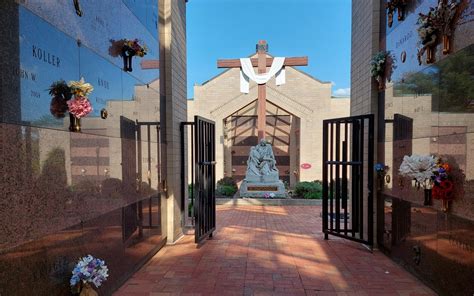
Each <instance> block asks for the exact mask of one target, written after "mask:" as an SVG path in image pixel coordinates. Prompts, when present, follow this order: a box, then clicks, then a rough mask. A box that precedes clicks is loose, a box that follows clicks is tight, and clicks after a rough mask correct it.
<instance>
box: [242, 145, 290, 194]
mask: <svg viewBox="0 0 474 296" xmlns="http://www.w3.org/2000/svg"><path fill="white" fill-rule="evenodd" d="M278 174H279V172H278V169H277V167H276V160H275V155H274V154H273V149H272V145H270V144H269V143H267V142H266V141H265V140H264V139H262V140H261V141H260V143H259V144H258V145H256V146H254V147H252V148H250V153H249V158H248V160H247V172H246V174H245V179H244V181H243V182H242V185H241V187H240V195H241V196H242V197H265V196H273V197H277V198H286V197H287V194H286V191H285V186H284V184H283V182H282V181H281V180H280V179H279V176H278Z"/></svg>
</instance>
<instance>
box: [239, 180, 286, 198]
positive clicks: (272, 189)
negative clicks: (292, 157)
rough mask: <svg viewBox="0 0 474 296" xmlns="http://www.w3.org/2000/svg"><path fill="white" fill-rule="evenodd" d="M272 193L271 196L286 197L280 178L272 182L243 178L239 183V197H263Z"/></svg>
mask: <svg viewBox="0 0 474 296" xmlns="http://www.w3.org/2000/svg"><path fill="white" fill-rule="evenodd" d="M269 194H270V195H273V196H272V197H271V198H288V195H287V194H286V190H285V184H283V182H282V181H281V180H278V181H273V182H255V181H247V180H244V181H243V182H242V185H240V197H257V198H264V197H265V196H266V195H269Z"/></svg>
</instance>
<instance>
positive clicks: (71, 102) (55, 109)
mask: <svg viewBox="0 0 474 296" xmlns="http://www.w3.org/2000/svg"><path fill="white" fill-rule="evenodd" d="M93 89H94V88H93V87H92V85H90V84H89V83H85V82H84V78H81V80H79V81H69V83H67V84H66V82H65V81H64V80H60V81H57V82H54V83H53V84H52V85H51V87H50V89H49V93H50V94H51V95H52V96H53V97H52V99H51V104H50V111H51V114H52V115H53V116H54V117H56V118H64V117H65V113H66V112H69V131H71V132H80V131H81V118H82V117H84V116H87V115H88V114H89V113H91V112H92V105H91V103H90V101H89V99H88V97H87V96H88V95H89V94H90V93H91V92H92V90H93Z"/></svg>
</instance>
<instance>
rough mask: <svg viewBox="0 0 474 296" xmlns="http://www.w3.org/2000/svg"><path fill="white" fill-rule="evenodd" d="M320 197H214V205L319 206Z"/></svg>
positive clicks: (320, 202)
mask: <svg viewBox="0 0 474 296" xmlns="http://www.w3.org/2000/svg"><path fill="white" fill-rule="evenodd" d="M322 202H323V201H322V200H321V199H291V198H272V199H267V198H216V205H236V206H320V205H321V204H322Z"/></svg>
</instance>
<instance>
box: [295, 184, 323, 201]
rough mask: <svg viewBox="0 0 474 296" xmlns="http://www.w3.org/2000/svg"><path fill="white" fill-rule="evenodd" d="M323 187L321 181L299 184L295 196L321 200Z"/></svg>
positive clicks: (296, 186)
mask: <svg viewBox="0 0 474 296" xmlns="http://www.w3.org/2000/svg"><path fill="white" fill-rule="evenodd" d="M322 191H323V186H322V184H321V181H313V182H299V183H297V184H296V185H295V195H296V196H298V197H301V198H306V199H320V198H321V196H322Z"/></svg>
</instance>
